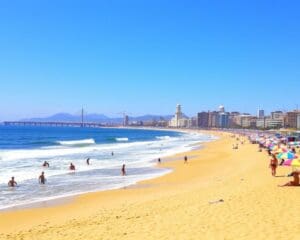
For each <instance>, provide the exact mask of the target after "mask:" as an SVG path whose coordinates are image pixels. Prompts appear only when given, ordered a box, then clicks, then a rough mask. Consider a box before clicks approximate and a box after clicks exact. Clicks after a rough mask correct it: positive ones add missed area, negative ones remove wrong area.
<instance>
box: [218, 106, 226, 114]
mask: <svg viewBox="0 0 300 240" xmlns="http://www.w3.org/2000/svg"><path fill="white" fill-rule="evenodd" d="M219 112H220V113H224V112H225V107H224V106H223V105H221V106H220V107H219Z"/></svg>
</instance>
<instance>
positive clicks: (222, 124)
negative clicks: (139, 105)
mask: <svg viewBox="0 0 300 240" xmlns="http://www.w3.org/2000/svg"><path fill="white" fill-rule="evenodd" d="M218 120H219V124H218V127H219V128H228V127H229V113H225V112H220V113H219V119H218Z"/></svg>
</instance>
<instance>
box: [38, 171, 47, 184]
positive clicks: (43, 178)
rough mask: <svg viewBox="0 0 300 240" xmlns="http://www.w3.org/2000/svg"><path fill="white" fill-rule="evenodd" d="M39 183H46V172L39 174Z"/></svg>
mask: <svg viewBox="0 0 300 240" xmlns="http://www.w3.org/2000/svg"><path fill="white" fill-rule="evenodd" d="M39 183H40V184H45V183H46V178H45V174H44V172H42V174H41V175H40V176H39Z"/></svg>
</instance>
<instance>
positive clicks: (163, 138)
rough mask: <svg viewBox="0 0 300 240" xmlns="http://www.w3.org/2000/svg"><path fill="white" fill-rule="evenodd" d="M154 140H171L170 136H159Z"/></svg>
mask: <svg viewBox="0 0 300 240" xmlns="http://www.w3.org/2000/svg"><path fill="white" fill-rule="evenodd" d="M155 138H156V139H159V140H169V139H171V137H170V136H159V137H155Z"/></svg>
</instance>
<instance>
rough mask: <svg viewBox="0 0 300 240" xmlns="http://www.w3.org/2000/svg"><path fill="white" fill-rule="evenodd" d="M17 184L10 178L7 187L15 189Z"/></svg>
mask: <svg viewBox="0 0 300 240" xmlns="http://www.w3.org/2000/svg"><path fill="white" fill-rule="evenodd" d="M17 185H18V184H17V182H16V181H15V177H11V180H9V182H8V186H9V187H16V186H17Z"/></svg>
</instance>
